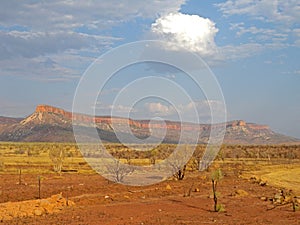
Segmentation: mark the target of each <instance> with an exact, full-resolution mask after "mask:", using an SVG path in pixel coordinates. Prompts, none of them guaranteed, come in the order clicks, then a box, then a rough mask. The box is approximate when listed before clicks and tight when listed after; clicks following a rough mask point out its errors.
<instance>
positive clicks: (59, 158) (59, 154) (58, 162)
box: [49, 148, 65, 173]
mask: <svg viewBox="0 0 300 225" xmlns="http://www.w3.org/2000/svg"><path fill="white" fill-rule="evenodd" d="M49 157H50V159H51V161H52V162H53V169H54V171H55V172H57V173H61V168H62V164H63V161H64V158H65V151H64V149H60V148H52V149H51V150H50V151H49Z"/></svg>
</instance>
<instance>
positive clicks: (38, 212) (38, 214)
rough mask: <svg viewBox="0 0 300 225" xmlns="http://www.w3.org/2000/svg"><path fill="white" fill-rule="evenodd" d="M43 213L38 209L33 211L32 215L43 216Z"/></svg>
mask: <svg viewBox="0 0 300 225" xmlns="http://www.w3.org/2000/svg"><path fill="white" fill-rule="evenodd" d="M43 212H44V210H43V208H38V209H35V210H34V215H36V216H41V215H43Z"/></svg>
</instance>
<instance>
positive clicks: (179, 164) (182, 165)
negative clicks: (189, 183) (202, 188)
mask: <svg viewBox="0 0 300 225" xmlns="http://www.w3.org/2000/svg"><path fill="white" fill-rule="evenodd" d="M189 151H190V149H189V148H188V146H185V151H182V150H181V151H179V150H177V152H174V153H173V155H172V157H170V158H169V160H168V164H169V166H170V167H171V169H172V172H173V176H174V177H175V178H176V179H177V180H183V178H184V177H185V172H186V166H187V165H186V164H187V161H188V158H187V157H188V156H189V155H190V154H188V152H189Z"/></svg>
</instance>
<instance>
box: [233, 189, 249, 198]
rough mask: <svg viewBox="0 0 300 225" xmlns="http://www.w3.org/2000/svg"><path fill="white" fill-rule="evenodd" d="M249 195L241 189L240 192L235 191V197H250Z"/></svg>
mask: <svg viewBox="0 0 300 225" xmlns="http://www.w3.org/2000/svg"><path fill="white" fill-rule="evenodd" d="M248 195H249V193H248V192H247V191H245V190H242V189H239V190H236V191H235V196H237V197H245V196H248Z"/></svg>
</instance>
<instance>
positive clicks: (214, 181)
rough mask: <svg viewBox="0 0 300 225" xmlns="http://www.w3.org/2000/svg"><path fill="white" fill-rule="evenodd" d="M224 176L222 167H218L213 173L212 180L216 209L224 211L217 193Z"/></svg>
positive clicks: (216, 210)
mask: <svg viewBox="0 0 300 225" xmlns="http://www.w3.org/2000/svg"><path fill="white" fill-rule="evenodd" d="M222 178H223V174H222V171H221V169H217V170H215V171H214V172H212V174H211V182H212V191H213V198H214V211H215V212H220V211H223V210H224V208H223V206H222V205H221V204H219V203H218V194H217V185H218V182H219V181H220V180H221V179H222Z"/></svg>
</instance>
